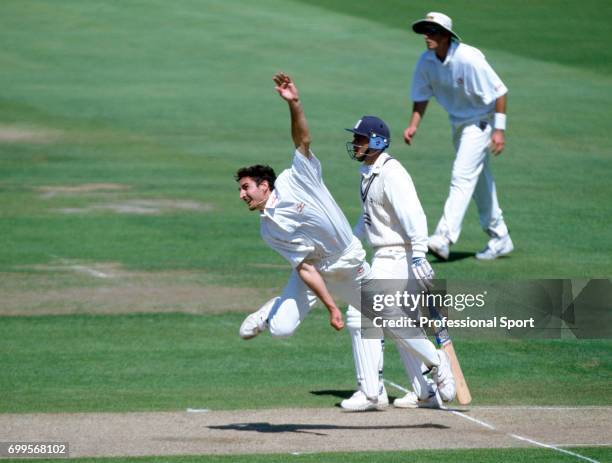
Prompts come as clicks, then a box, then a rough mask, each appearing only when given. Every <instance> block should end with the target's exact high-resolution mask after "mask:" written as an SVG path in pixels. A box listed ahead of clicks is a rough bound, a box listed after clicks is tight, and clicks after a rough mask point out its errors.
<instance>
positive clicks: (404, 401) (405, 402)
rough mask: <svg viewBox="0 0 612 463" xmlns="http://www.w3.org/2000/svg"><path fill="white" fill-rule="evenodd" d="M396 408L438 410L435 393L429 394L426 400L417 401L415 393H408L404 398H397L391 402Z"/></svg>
mask: <svg viewBox="0 0 612 463" xmlns="http://www.w3.org/2000/svg"><path fill="white" fill-rule="evenodd" d="M393 406H394V407H396V408H440V404H439V403H438V399H437V398H436V393H435V392H433V391H432V392H431V393H430V395H429V397H427V399H419V396H418V395H416V392H413V391H408V393H407V394H406V395H405V396H404V397H398V398H397V399H395V400H394V401H393Z"/></svg>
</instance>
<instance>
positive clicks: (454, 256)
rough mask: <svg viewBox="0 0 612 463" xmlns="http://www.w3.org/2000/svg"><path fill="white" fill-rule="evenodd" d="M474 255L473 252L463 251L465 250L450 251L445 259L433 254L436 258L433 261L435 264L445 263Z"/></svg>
mask: <svg viewBox="0 0 612 463" xmlns="http://www.w3.org/2000/svg"><path fill="white" fill-rule="evenodd" d="M475 255H476V253H475V252H465V251H454V252H451V253H450V254H449V256H448V259H447V260H442V259H440V258H438V257H436V256H434V257H435V258H436V260H435V261H434V262H435V263H437V264H447V263H449V262H454V261H457V260H463V259H469V258H471V257H474V256H475Z"/></svg>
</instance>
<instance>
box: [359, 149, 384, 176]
mask: <svg viewBox="0 0 612 463" xmlns="http://www.w3.org/2000/svg"><path fill="white" fill-rule="evenodd" d="M389 158H390V155H389V154H388V153H387V152H384V153H381V155H380V156H378V159H376V161H374V164H369V165H368V164H363V165H362V166H361V167H360V168H359V171H360V172H361V176H362V177H363V178H366V179H367V178H370V177H371V176H372V175H378V174H379V173H380V169H382V166H383V164H384V163H385V161H386V160H387V159H389Z"/></svg>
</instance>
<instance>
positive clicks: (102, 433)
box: [0, 407, 612, 461]
mask: <svg viewBox="0 0 612 463" xmlns="http://www.w3.org/2000/svg"><path fill="white" fill-rule="evenodd" d="M493 409H494V407H488V408H487V410H486V413H483V412H484V410H481V409H479V407H473V408H471V409H470V410H469V411H465V413H467V414H469V415H474V416H477V417H480V416H481V415H482V416H485V417H486V418H487V419H488V420H489V421H490V422H491V423H493V424H494V425H495V429H487V428H483V427H482V426H479V425H478V424H476V423H472V422H469V421H466V420H463V419H461V418H459V417H457V416H455V415H453V414H452V413H449V412H447V411H439V410H423V409H419V410H398V409H389V410H387V411H384V412H372V413H343V412H342V411H340V410H339V409H338V408H332V407H330V408H321V409H304V408H297V409H268V410H240V411H209V412H206V413H186V412H174V413H171V412H167V413H75V414H19V415H13V414H6V415H0V429H3V430H5V431H4V432H3V440H6V441H10V440H20V441H35V440H44V441H58V442H70V452H71V456H74V457H84V456H92V457H93V456H104V457H110V456H144V455H180V454H183V455H190V454H191V455H197V454H252V453H282V454H286V455H288V456H289V454H292V453H293V454H295V453H311V452H356V451H393V450H417V449H469V448H512V447H518V448H524V447H529V446H532V445H533V444H531V443H529V442H528V441H521V440H517V439H515V438H513V437H511V436H510V434H509V433H516V434H517V435H518V434H520V435H525V436H529V435H530V434H534V435H537V436H538V439H539V440H541V441H542V442H544V443H546V444H547V445H548V444H551V445H552V444H554V445H555V447H558V448H562V447H563V446H566V445H574V444H580V445H581V446H589V445H602V444H604V445H606V444H607V445H609V444H610V442H609V436H606V435H605V433H602V430H605V429H610V428H611V427H612V419H611V416H612V407H598V408H595V409H594V408H591V407H586V408H584V409H581V408H574V409H568V408H565V409H559V410H537V412H536V411H534V410H525V409H524V408H522V407H518V408H517V409H513V408H512V407H504V408H503V409H500V410H493ZM497 427H499V429H498V428H497ZM606 437H607V438H608V441H606ZM550 451H551V452H558V450H555V449H551V450H550ZM577 461H579V460H578V459H577Z"/></svg>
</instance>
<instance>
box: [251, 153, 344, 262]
mask: <svg viewBox="0 0 612 463" xmlns="http://www.w3.org/2000/svg"><path fill="white" fill-rule="evenodd" d="M260 218H261V236H262V238H263V239H264V241H265V242H266V243H267V244H268V245H269V246H270V247H272V248H273V249H274V250H275V251H277V252H278V253H279V254H280V255H282V256H283V257H284V258H285V259H287V260H288V261H289V263H290V264H291V266H292V267H294V268H295V267H297V266H298V265H299V264H300V263H301V262H302V261H303V260H305V259H308V260H310V261H313V262H316V261H318V260H320V259H323V258H326V257H330V256H334V255H338V254H342V253H343V252H344V251H346V250H347V248H349V246H350V245H351V242H352V240H353V233H352V230H351V227H350V225H349V223H348V221H347V220H346V217H345V216H344V214H343V213H342V211H341V210H340V207H339V206H338V204H337V203H336V201H335V200H334V198H333V197H332V195H331V193H330V192H329V191H328V189H327V187H326V186H325V184H324V183H323V177H322V172H321V163H320V162H319V160H318V159H317V158H316V157H315V155H314V154H312V152H310V156H309V157H308V158H307V157H306V156H304V155H303V154H301V153H300V152H299V151H297V150H296V151H295V154H294V156H293V164H292V166H291V168H289V169H285V170H284V171H283V172H282V173H281V174H280V175H279V176H278V178H277V179H276V182H275V183H274V190H273V191H272V193H271V194H270V197H269V198H268V201H267V202H266V206H265V208H264V210H263V212H262V213H261V215H260Z"/></svg>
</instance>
